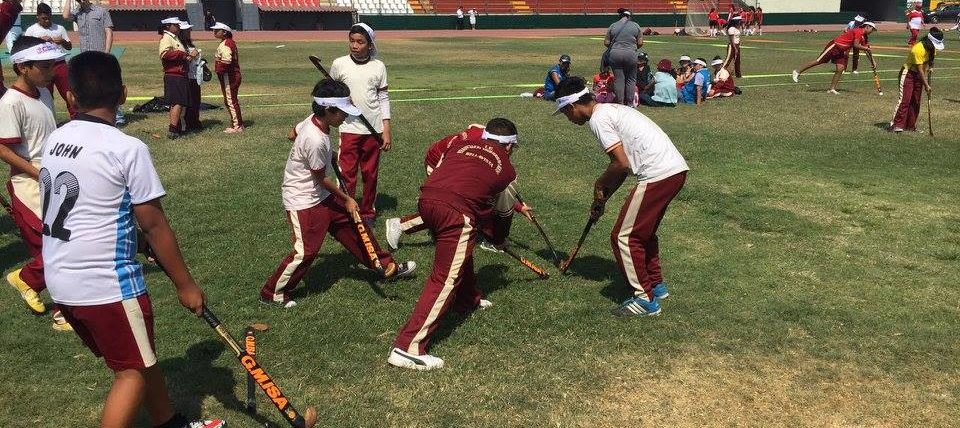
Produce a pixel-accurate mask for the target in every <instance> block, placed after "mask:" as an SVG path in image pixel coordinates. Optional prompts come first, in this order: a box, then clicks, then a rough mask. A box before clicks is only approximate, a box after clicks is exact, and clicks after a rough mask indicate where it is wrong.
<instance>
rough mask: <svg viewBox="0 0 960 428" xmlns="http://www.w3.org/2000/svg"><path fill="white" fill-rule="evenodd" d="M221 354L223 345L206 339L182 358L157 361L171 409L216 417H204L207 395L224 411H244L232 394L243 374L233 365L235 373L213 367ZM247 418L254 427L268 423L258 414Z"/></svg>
mask: <svg viewBox="0 0 960 428" xmlns="http://www.w3.org/2000/svg"><path fill="white" fill-rule="evenodd" d="M224 351H226V347H225V346H224V345H223V343H221V342H219V341H216V340H213V339H209V340H205V341H203V342H200V343H196V344H194V345H193V346H191V347H190V348H188V349H187V352H186V353H185V355H184V356H182V357H177V358H169V359H166V360H163V361H161V362H160V369H161V370H162V371H163V375H164V377H166V379H167V388H168V389H169V393H170V399H171V400H172V401H173V408H174V409H175V410H176V411H178V412H180V413H182V414H183V415H184V416H186V417H187V418H188V419H195V418H199V417H217V416H218V415H204V414H203V400H204V398H206V397H208V396H209V397H213V398H214V399H215V400H217V402H219V403H220V404H222V405H223V407H224V408H226V409H229V410H234V411H236V412H241V413H242V412H245V404H244V402H242V401H241V400H240V399H238V398H237V396H236V395H235V392H234V391H235V390H236V386H237V378H236V377H235V376H239V377H240V378H241V379H243V378H244V377H243V375H242V374H237V373H244V372H243V371H242V370H241V368H240V366H239V365H237V366H236V367H237V369H238V370H236V371H234V370H232V369H230V368H227V367H218V366H216V365H215V364H214V361H216V360H217V359H218V358H220V356H221V354H223V353H224ZM230 358H231V359H232V358H233V356H232V355H231V357H230ZM231 367H232V366H231ZM257 394H260V393H259V392H258V393H257ZM262 398H263V396H259V397H258V400H260V402H263V400H262ZM264 408H265V407H264ZM271 409H272V407H271ZM250 418H251V419H253V420H254V421H256V422H257V426H264V425H265V424H267V423H268V421H269V420H268V419H266V418H264V417H263V416H260V415H258V414H253V415H250ZM144 426H149V425H144Z"/></svg>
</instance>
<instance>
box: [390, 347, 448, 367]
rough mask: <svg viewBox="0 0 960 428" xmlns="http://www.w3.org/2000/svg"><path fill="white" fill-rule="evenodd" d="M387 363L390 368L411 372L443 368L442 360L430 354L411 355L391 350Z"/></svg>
mask: <svg viewBox="0 0 960 428" xmlns="http://www.w3.org/2000/svg"><path fill="white" fill-rule="evenodd" d="M387 362H388V363H390V365H392V366H396V367H401V368H405V369H413V370H420V371H425V370H433V369H441V368H443V360H442V359H440V358H437V357H434V356H433V355H430V354H423V355H413V354H409V353H406V352H403V351H402V350H400V348H393V350H391V351H390V357H389V358H387Z"/></svg>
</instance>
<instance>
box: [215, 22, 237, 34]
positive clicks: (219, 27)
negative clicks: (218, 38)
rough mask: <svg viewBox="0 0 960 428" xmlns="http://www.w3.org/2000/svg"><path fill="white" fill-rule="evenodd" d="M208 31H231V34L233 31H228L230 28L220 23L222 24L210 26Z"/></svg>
mask: <svg viewBox="0 0 960 428" xmlns="http://www.w3.org/2000/svg"><path fill="white" fill-rule="evenodd" d="M210 29H211V30H223V31H231V32H232V31H233V30H231V29H230V26H228V25H227V24H224V23H222V22H218V23H216V24H213V26H211V27H210Z"/></svg>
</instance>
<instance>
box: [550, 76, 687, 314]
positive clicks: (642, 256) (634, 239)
mask: <svg viewBox="0 0 960 428" xmlns="http://www.w3.org/2000/svg"><path fill="white" fill-rule="evenodd" d="M557 95H558V96H559V98H557V112H559V113H563V114H564V115H565V116H566V117H567V120H569V121H570V122H573V123H574V124H577V125H580V126H583V125H586V124H589V126H590V131H591V132H592V133H593V135H594V136H595V137H596V138H597V142H599V143H600V146H601V147H602V148H603V150H604V151H605V152H606V153H607V156H608V157H609V158H610V163H609V164H608V165H607V168H606V170H604V171H603V173H601V174H600V176H599V177H597V180H596V182H595V183H594V185H593V203H592V205H591V208H590V217H591V219H594V220H596V219H598V218H600V216H602V215H603V211H604V206H605V205H606V203H607V200H608V199H609V198H610V196H611V195H613V193H614V192H616V191H617V189H619V188H620V186H621V185H623V182H624V180H625V179H626V178H627V176H628V175H630V174H631V173H632V174H634V175H635V176H636V179H637V181H636V183H637V184H636V185H635V186H633V189H632V190H631V191H630V193H629V195H628V196H627V200H626V201H624V203H623V207H622V208H621V209H620V216H619V217H617V223H616V225H615V226H614V228H613V231H612V232H611V234H610V243H611V245H612V247H613V256H614V257H615V258H616V260H617V265H619V266H620V272H621V273H622V274H623V276H624V278H625V279H626V281H627V284H628V285H629V286H630V287H631V288H632V290H631V291H632V292H633V296H632V297H629V298H627V299H626V300H624V301H623V303H621V304H620V306H619V307H618V308H617V309H616V310H615V311H614V314H615V315H617V316H650V315H658V314H660V311H661V309H660V303H659V300H661V299H663V298H666V297H667V296H669V293H668V292H667V286H666V284H664V282H663V274H662V273H661V269H660V244H659V240H658V238H657V228H659V227H660V222H661V221H662V220H663V216H664V214H666V212H667V206H668V205H669V204H670V201H672V200H673V198H674V197H676V196H677V194H678V193H679V192H680V189H681V188H682V187H683V183H684V182H685V181H686V178H687V170H689V168H688V167H687V162H686V161H685V160H684V159H683V156H682V155H681V154H680V152H679V151H678V150H677V148H676V147H675V146H674V145H673V142H672V141H670V137H668V136H667V134H666V133H664V132H663V130H662V129H660V127H659V126H657V124H656V123H654V122H653V121H652V120H650V119H649V118H648V117H646V116H644V115H643V114H642V113H640V112H638V111H637V110H635V109H632V108H629V107H626V106H622V105H617V104H597V103H596V102H595V101H594V100H593V95H591V94H590V92H589V91H588V90H587V89H586V87H585V84H584V81H583V79H581V78H579V77H571V78H569V79H567V80H565V81H563V83H561V84H560V87H559V88H557Z"/></svg>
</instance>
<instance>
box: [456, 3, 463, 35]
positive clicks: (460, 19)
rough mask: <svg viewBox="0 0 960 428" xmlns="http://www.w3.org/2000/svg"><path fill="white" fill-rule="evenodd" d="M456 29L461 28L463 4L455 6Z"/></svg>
mask: <svg viewBox="0 0 960 428" xmlns="http://www.w3.org/2000/svg"><path fill="white" fill-rule="evenodd" d="M457 29H458V30H462V29H463V6H457Z"/></svg>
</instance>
